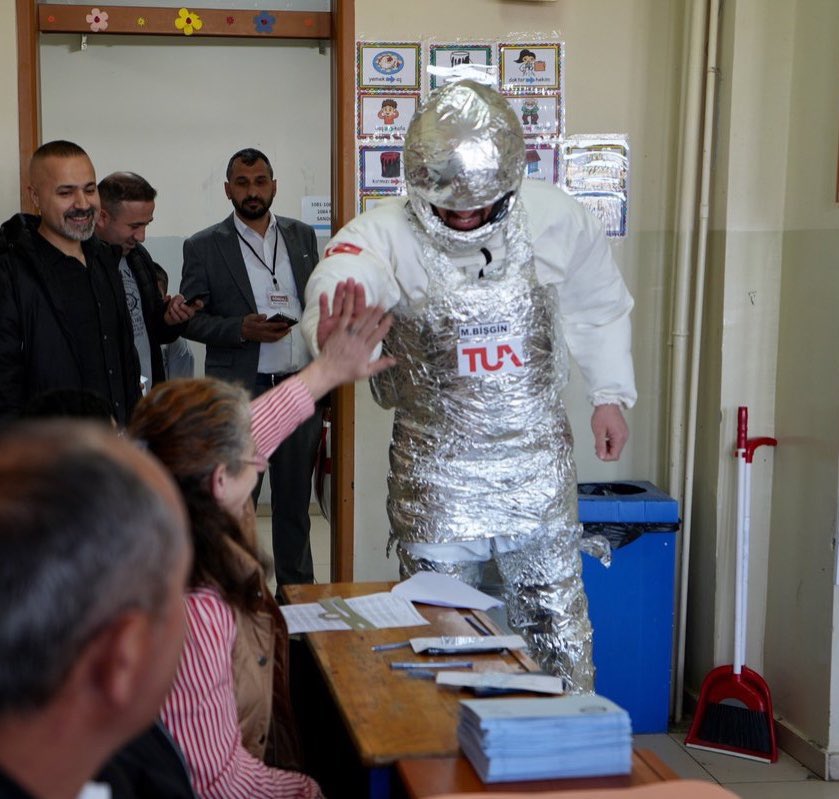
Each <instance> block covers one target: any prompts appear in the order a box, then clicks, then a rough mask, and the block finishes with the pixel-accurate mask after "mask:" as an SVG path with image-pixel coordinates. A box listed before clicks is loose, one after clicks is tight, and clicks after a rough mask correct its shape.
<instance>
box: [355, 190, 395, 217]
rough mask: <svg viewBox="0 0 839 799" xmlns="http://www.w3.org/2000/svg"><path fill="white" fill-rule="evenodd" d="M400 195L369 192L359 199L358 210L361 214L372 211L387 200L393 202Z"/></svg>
mask: <svg viewBox="0 0 839 799" xmlns="http://www.w3.org/2000/svg"><path fill="white" fill-rule="evenodd" d="M397 196H399V195H398V194H381V193H377V192H367V193H366V194H362V195H361V196H360V197H359V198H358V210H359V211H361V213H364V212H365V211H370V210H372V209H373V208H375V207H376V206H377V205H379V204H380V203H382V202H384V201H385V200H392V199H393V198H394V197H397Z"/></svg>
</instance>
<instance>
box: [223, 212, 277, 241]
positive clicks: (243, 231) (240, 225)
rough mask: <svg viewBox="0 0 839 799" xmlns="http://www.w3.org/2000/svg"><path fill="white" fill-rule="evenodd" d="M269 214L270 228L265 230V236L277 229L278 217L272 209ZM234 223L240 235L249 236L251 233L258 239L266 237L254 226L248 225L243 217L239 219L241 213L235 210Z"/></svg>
mask: <svg viewBox="0 0 839 799" xmlns="http://www.w3.org/2000/svg"><path fill="white" fill-rule="evenodd" d="M268 215H269V216H270V218H271V221H270V222H268V228H267V229H266V231H265V236H267V235H268V234H269V233H271V232H273V231H275V230H276V229H277V217H275V216H274V214H272V213H271V212H270V211H269V212H268ZM233 224H234V225H235V227H236V231H237V232H238V233H239V235H240V236H245V237H247V236H248V235H250V236H256V237H257V238H258V239H263V238H265V236H260V235H259V233H257V232H256V231H255V230H254V229H253V228H252V227H248V226H247V225H246V224H245V223H244V222H243V221H242V220H241V219H239V215H238V214H237V213H236V212H235V211H234V212H233Z"/></svg>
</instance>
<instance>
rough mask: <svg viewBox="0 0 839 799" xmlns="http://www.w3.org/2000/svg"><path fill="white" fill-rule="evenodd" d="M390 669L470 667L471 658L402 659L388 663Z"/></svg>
mask: <svg viewBox="0 0 839 799" xmlns="http://www.w3.org/2000/svg"><path fill="white" fill-rule="evenodd" d="M390 667H391V668H392V669H471V668H472V661H471V660H442V661H436V660H402V661H394V662H393V663H391V664H390Z"/></svg>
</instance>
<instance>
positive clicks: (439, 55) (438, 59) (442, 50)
mask: <svg viewBox="0 0 839 799" xmlns="http://www.w3.org/2000/svg"><path fill="white" fill-rule="evenodd" d="M428 62H429V64H430V65H431V66H432V67H444V68H448V67H457V66H461V65H462V64H479V65H480V66H490V65H491V64H492V45H489V44H475V43H473V44H464V43H458V42H455V43H446V44H432V45H431V47H430V50H429V55H428ZM445 83H446V80H445V79H444V78H440V77H438V76H437V75H431V74H429V86H430V87H431V88H432V89H436V88H437V87H438V86H443V85H444V84H445Z"/></svg>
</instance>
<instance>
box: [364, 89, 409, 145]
mask: <svg viewBox="0 0 839 799" xmlns="http://www.w3.org/2000/svg"><path fill="white" fill-rule="evenodd" d="M418 103H419V92H412V93H410V94H396V93H395V92H394V93H393V94H380V93H378V92H376V93H372V92H359V93H358V124H357V126H356V135H357V136H358V138H359V139H371V138H376V137H386V136H391V137H395V138H402V137H403V136H404V135H405V131H406V130H408V123H409V122H410V121H411V117H412V116H413V115H414V112H415V111H416V110H417V104H418Z"/></svg>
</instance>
